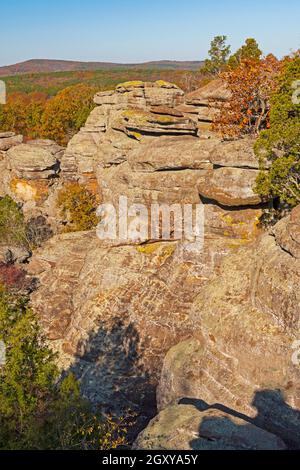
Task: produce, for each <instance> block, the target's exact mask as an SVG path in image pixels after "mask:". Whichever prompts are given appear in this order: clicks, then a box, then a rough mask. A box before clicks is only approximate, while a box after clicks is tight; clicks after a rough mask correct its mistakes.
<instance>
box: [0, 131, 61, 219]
mask: <svg viewBox="0 0 300 470" xmlns="http://www.w3.org/2000/svg"><path fill="white" fill-rule="evenodd" d="M62 154H63V148H62V147H60V146H59V145H57V144H56V143H55V142H53V141H51V140H32V141H29V142H28V143H26V144H25V143H24V144H23V143H20V142H15V144H14V145H12V146H11V148H10V149H9V150H8V151H6V152H5V153H4V155H3V160H2V162H0V164H1V163H2V167H3V168H2V169H3V171H2V174H1V182H0V187H1V189H2V195H5V194H8V195H9V196H11V197H12V198H13V199H14V200H16V201H17V202H19V203H21V204H22V205H23V211H24V214H25V216H26V218H30V217H32V216H37V215H39V214H45V215H46V216H47V215H48V212H49V211H48V210H47V208H46V207H47V202H48V201H49V197H50V195H51V188H52V186H53V185H54V184H55V183H56V182H57V180H58V176H59V171H60V159H61V157H62Z"/></svg>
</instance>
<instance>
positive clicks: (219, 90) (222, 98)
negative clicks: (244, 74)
mask: <svg viewBox="0 0 300 470" xmlns="http://www.w3.org/2000/svg"><path fill="white" fill-rule="evenodd" d="M229 98H230V91H229V90H228V89H227V87H226V84H225V83H224V82H223V81H222V80H221V79H217V80H213V81H211V82H210V83H208V84H207V85H206V86H204V87H202V88H199V89H198V90H195V91H192V92H191V93H188V94H187V95H185V97H184V103H183V104H181V105H180V106H179V107H178V110H179V111H182V112H183V113H185V114H186V115H188V116H190V117H191V119H193V121H194V122H195V123H196V124H197V126H198V127H199V129H200V130H201V131H202V132H204V133H206V134H207V133H208V135H209V134H210V132H209V131H211V125H212V123H213V121H214V119H215V118H216V116H217V115H218V113H219V107H220V104H223V103H224V102H225V103H226V101H227V100H228V99H229Z"/></svg>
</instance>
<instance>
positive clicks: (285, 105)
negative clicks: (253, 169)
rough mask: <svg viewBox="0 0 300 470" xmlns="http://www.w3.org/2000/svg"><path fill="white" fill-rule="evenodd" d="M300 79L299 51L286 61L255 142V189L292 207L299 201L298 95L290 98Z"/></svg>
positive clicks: (299, 124)
mask: <svg viewBox="0 0 300 470" xmlns="http://www.w3.org/2000/svg"><path fill="white" fill-rule="evenodd" d="M299 79H300V55H299V54H298V55H296V56H295V57H294V58H293V59H288V60H286V61H285V65H284V67H283V70H282V72H281V74H280V76H279V81H278V83H279V86H278V90H277V91H276V93H275V94H274V96H273V97H272V100H271V113H270V128H269V129H267V130H265V131H264V132H262V133H261V134H260V136H259V138H258V140H257V142H256V144H255V152H256V154H257V156H258V158H259V160H260V165H261V171H260V174H259V176H258V179H257V184H256V188H255V190H256V191H257V192H258V193H259V194H260V195H261V196H263V197H265V198H276V197H278V198H280V200H281V201H282V202H283V203H286V204H288V205H289V206H291V207H293V206H295V205H297V204H299V203H300V103H299V98H298V99H293V95H294V93H295V88H294V85H295V83H297V80H299ZM267 163H268V164H269V165H270V170H269V171H268V172H266V171H265V166H266V164H267Z"/></svg>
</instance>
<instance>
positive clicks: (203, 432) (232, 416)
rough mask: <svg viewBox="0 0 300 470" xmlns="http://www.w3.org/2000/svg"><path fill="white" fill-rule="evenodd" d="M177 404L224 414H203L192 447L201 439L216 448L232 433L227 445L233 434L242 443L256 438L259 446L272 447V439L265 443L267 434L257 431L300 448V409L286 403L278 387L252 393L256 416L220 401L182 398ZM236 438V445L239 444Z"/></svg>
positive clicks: (197, 444) (289, 446) (292, 446)
mask: <svg viewBox="0 0 300 470" xmlns="http://www.w3.org/2000/svg"><path fill="white" fill-rule="evenodd" d="M179 404H180V405H192V406H194V407H196V408H197V410H198V411H200V412H201V413H204V414H206V413H207V412H208V411H209V410H217V412H221V413H225V414H226V417H224V416H220V417H218V416H216V417H207V416H204V417H203V419H202V420H201V424H200V428H199V439H195V440H193V441H192V442H191V448H193V449H199V448H201V439H206V440H208V441H209V440H210V441H211V442H212V443H215V444H214V445H213V444H212V448H218V442H219V444H220V446H221V445H223V448H224V442H225V446H226V439H228V436H231V441H230V443H229V441H228V448H229V447H230V446H231V445H232V444H233V441H235V438H236V437H237V441H239V442H240V443H241V444H242V443H243V442H245V441H249V442H255V441H258V442H259V443H260V444H259V445H260V446H261V445H263V447H260V448H263V449H269V448H271V446H272V443H271V441H270V442H269V443H268V436H267V435H263V434H262V435H259V432H258V431H259V430H263V431H267V432H268V433H271V434H272V435H275V436H278V437H279V438H280V439H282V441H283V442H284V443H285V445H286V446H287V447H288V448H289V449H300V411H299V410H296V409H294V408H292V407H291V406H289V405H288V404H287V403H286V402H285V400H284V396H283V393H282V392H281V390H261V391H258V392H256V393H255V395H254V397H253V400H252V404H251V405H252V406H253V407H254V408H256V409H257V415H256V416H255V417H254V418H251V417H249V416H247V415H245V414H243V413H240V412H238V411H236V410H233V409H231V408H228V407H226V406H224V405H222V404H219V403H215V404H213V405H209V404H208V403H206V402H205V401H203V400H200V399H194V398H182V399H181V400H180V402H179ZM239 420H242V421H243V422H244V423H243V424H237V423H238V422H240V423H241V421H239ZM257 438H259V439H257ZM237 441H236V442H235V444H236V446H235V448H236V447H238V445H239V444H238V442H237ZM264 441H265V442H264ZM242 446H243V445H242Z"/></svg>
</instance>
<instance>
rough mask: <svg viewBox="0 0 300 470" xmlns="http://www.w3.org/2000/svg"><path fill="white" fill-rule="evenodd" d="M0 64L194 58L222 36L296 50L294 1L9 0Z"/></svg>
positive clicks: (299, 28)
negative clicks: (52, 60) (214, 39)
mask: <svg viewBox="0 0 300 470" xmlns="http://www.w3.org/2000/svg"><path fill="white" fill-rule="evenodd" d="M0 14H1V27H0V40H1V45H0V65H7V64H12V63H15V62H20V61H23V60H27V59H31V58H47V59H71V60H97V61H113V62H143V61H148V60H158V59H177V60H201V59H203V58H205V57H206V55H207V50H208V49H209V44H210V41H211V39H212V38H213V37H214V36H215V35H218V34H226V35H227V36H228V40H229V43H230V44H231V45H232V48H233V50H235V49H237V48H238V47H239V46H240V45H241V43H242V42H243V41H244V39H245V38H247V37H255V38H256V39H257V40H258V41H259V43H260V45H261V47H262V49H263V51H264V52H265V53H268V52H274V53H275V54H277V55H278V56H282V55H284V54H287V53H288V52H289V51H290V50H291V49H293V50H295V49H297V48H300V1H299V0H286V1H280V0H273V1H271V0H247V1H245V0H223V1H221V0H211V1H209V0H205V1H202V0H181V1H178V0H148V1H143V0H139V1H137V0H123V1H122V0H105V1H102V0H98V1H97V0H86V1H84V0H82V1H79V0H60V1H57V0H52V1H51V2H50V1H49V2H48V1H42V0H41V1H37V0H27V1H26V0H22V1H21V0H10V1H7V2H3V0H2V1H1V6H0Z"/></svg>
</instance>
